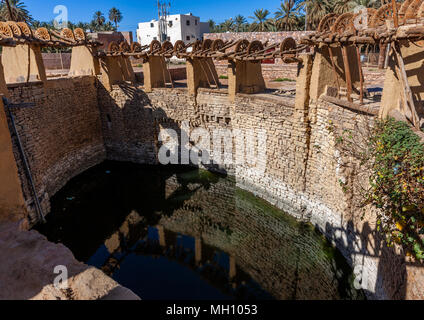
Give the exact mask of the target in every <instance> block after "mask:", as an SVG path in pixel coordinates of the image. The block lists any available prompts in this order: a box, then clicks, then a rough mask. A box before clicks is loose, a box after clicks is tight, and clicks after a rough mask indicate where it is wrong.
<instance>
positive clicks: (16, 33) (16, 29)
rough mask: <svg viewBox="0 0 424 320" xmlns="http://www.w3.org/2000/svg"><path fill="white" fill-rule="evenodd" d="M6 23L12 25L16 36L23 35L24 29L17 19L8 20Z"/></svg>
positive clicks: (11, 27)
mask: <svg viewBox="0 0 424 320" xmlns="http://www.w3.org/2000/svg"><path fill="white" fill-rule="evenodd" d="M6 24H7V25H8V26H9V27H10V29H11V30H12V33H13V36H14V37H18V38H19V37H21V36H22V30H21V28H20V27H19V25H18V24H17V23H16V22H15V21H7V22H6Z"/></svg>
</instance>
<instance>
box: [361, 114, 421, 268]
mask: <svg viewBox="0 0 424 320" xmlns="http://www.w3.org/2000/svg"><path fill="white" fill-rule="evenodd" d="M368 154H369V155H370V156H371V157H370V159H372V165H371V168H372V174H371V177H370V179H369V182H370V186H371V188H370V189H369V192H368V193H367V194H366V195H365V198H366V199H365V201H366V202H367V203H371V204H373V205H374V206H375V207H377V208H379V209H380V210H379V211H380V212H381V213H380V214H379V216H378V221H377V224H378V228H379V230H381V231H383V232H384V234H386V236H387V243H388V245H390V246H391V245H393V244H395V243H396V244H400V245H402V246H403V247H404V249H405V251H406V253H407V254H412V255H413V256H415V257H416V258H417V259H418V260H423V259H424V241H423V235H424V145H423V144H422V143H421V141H420V138H419V137H418V136H417V135H416V134H415V133H414V132H413V131H412V130H411V128H410V127H409V126H408V124H406V123H404V122H400V121H395V120H394V119H387V120H379V121H377V123H376V126H375V128H374V133H373V135H372V137H371V139H370V142H369V150H368Z"/></svg>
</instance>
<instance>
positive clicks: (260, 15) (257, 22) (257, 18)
mask: <svg viewBox="0 0 424 320" xmlns="http://www.w3.org/2000/svg"><path fill="white" fill-rule="evenodd" d="M269 14H270V12H269V11H268V10H267V9H265V10H264V9H257V10H255V11H254V12H253V17H250V18H251V19H253V23H252V24H251V25H250V30H251V31H259V32H264V31H269V30H270V29H271V25H272V23H271V22H270V20H269V19H268V16H269Z"/></svg>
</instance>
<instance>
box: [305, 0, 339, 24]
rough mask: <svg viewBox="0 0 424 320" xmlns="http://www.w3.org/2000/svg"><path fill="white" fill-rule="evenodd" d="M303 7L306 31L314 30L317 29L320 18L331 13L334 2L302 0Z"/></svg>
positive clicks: (327, 0)
mask: <svg viewBox="0 0 424 320" xmlns="http://www.w3.org/2000/svg"><path fill="white" fill-rule="evenodd" d="M303 5H304V7H305V9H306V10H307V13H308V16H307V19H308V26H307V27H308V29H309V30H314V29H316V28H317V27H318V25H319V23H320V21H321V20H322V18H324V17H325V16H326V15H327V14H328V13H330V12H333V6H334V1H331V0H304V1H303Z"/></svg>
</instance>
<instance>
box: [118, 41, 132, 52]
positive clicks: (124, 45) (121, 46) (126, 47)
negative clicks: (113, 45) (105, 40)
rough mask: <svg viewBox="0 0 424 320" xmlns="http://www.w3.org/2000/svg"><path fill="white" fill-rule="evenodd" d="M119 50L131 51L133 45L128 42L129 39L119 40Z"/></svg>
mask: <svg viewBox="0 0 424 320" xmlns="http://www.w3.org/2000/svg"><path fill="white" fill-rule="evenodd" d="M119 51H120V52H130V51H131V47H130V45H129V44H128V42H127V41H125V40H124V41H121V42H119Z"/></svg>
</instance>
